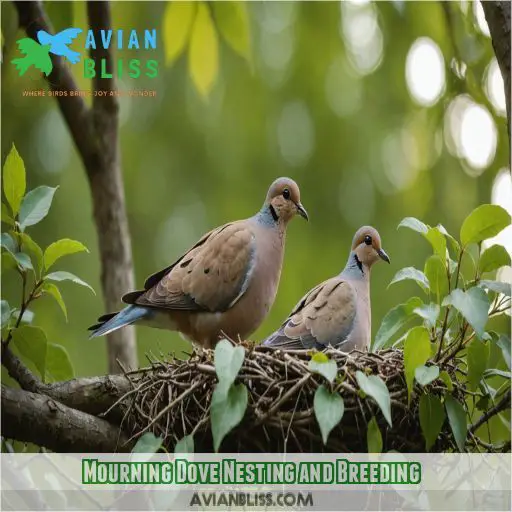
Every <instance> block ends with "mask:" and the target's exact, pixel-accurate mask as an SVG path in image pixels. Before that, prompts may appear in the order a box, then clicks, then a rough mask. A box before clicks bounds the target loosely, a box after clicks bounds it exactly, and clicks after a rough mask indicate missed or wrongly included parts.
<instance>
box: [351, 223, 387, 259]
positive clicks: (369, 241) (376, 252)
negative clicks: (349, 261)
mask: <svg viewBox="0 0 512 512" xmlns="http://www.w3.org/2000/svg"><path fill="white" fill-rule="evenodd" d="M352 254H353V255H354V258H357V259H356V263H357V265H364V266H366V267H368V268H370V267H371V266H372V265H373V264H374V263H375V262H376V261H379V260H384V261H387V262H388V263H389V262H390V261H389V256H388V255H387V254H386V251H385V250H384V249H383V248H382V245H381V241H380V235H379V233H378V232H377V230H376V229H375V228H372V227H371V226H363V227H362V228H359V229H358V230H357V232H356V234H355V235H354V239H353V241H352Z"/></svg>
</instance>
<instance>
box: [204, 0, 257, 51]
mask: <svg viewBox="0 0 512 512" xmlns="http://www.w3.org/2000/svg"><path fill="white" fill-rule="evenodd" d="M211 5H212V7H213V12H214V15H215V22H216V25H217V27H218V29H219V32H220V33H221V34H222V36H223V37H224V39H225V40H226V42H227V43H228V44H229V46H231V48H233V50H235V52H237V53H238V54H239V55H241V56H242V57H244V58H245V59H247V60H248V61H250V37H249V16H248V13H247V5H246V3H245V2H240V1H229V2H213V3H212V4H211Z"/></svg>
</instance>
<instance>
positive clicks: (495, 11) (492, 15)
mask: <svg viewBox="0 0 512 512" xmlns="http://www.w3.org/2000/svg"><path fill="white" fill-rule="evenodd" d="M481 4H482V7H483V10H484V14H485V19H486V20H487V24H488V25H489V31H490V33H491V38H492V46H493V48H494V53H495V54H496V60H497V61H498V65H499V67H500V71H501V75H502V77H503V83H504V85H505V101H506V104H507V126H508V135H509V137H510V94H511V83H510V0H507V1H497V2H491V1H484V0H481Z"/></svg>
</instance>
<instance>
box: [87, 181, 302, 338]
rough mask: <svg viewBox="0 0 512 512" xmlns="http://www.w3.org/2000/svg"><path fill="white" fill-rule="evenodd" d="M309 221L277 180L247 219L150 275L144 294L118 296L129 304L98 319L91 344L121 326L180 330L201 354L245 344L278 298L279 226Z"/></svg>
mask: <svg viewBox="0 0 512 512" xmlns="http://www.w3.org/2000/svg"><path fill="white" fill-rule="evenodd" d="M297 213H298V214H299V215H301V216H302V217H304V218H305V219H306V220H307V219H308V214H307V212H306V210H305V209H304V207H303V206H302V204H301V202H300V191H299V187H298V186H297V184H296V183H295V182H294V181H293V180H291V179H289V178H279V179H277V180H276V181H274V183H272V185H271V186H270V188H269V190H268V193H267V197H266V199H265V202H264V204H263V207H262V208H261V210H260V211H259V212H258V213H257V214H256V215H254V216H253V217H251V218H249V219H245V220H241V221H237V222H232V223H230V224H225V225H224V226H221V227H219V228H217V229H214V230H213V231H210V232H209V233H207V234H206V235H204V236H203V237H202V238H201V239H200V240H199V241H198V242H197V243H196V244H195V245H194V246H193V247H192V248H191V249H190V250H189V251H188V252H186V253H185V254H184V255H183V256H182V257H181V258H179V259H178V260H177V261H175V262H174V263H173V264H172V265H171V266H169V267H167V268H165V269H163V270H162V271H160V272H157V273H156V274H154V275H152V276H150V277H149V278H148V279H147V280H146V283H145V286H144V290H140V291H134V292H130V293H128V294H126V295H125V296H124V297H123V302H125V303H127V304H130V305H129V306H128V307H126V308H124V309H123V310H122V311H120V312H118V313H111V314H107V315H104V316H102V317H100V318H99V320H98V321H99V323H98V324H97V325H94V326H92V327H90V330H92V331H93V332H92V334H91V337H94V336H102V335H104V334H108V333H110V332H112V331H115V330H116V329H119V328H121V327H124V326H125V325H129V324H133V323H135V322H137V323H138V324H141V325H148V326H151V327H158V328H162V329H170V330H173V331H179V332H180V333H181V334H182V335H183V336H184V337H185V338H187V339H189V340H190V341H192V342H194V343H196V344H198V345H199V346H202V347H205V348H211V347H213V346H215V344H216V342H217V341H218V340H219V338H221V337H224V336H229V337H230V338H232V339H234V340H237V339H238V338H241V339H245V338H246V337H247V336H249V335H250V334H251V333H253V332H254V331H255V330H256V329H257V328H258V327H259V326H260V324H261V323H262V322H263V320H264V318H265V317H266V315H267V313H268V312H269V310H270V308H271V306H272V304H273V303H274V299H275V296H276V292H277V287H278V284H279V278H280V275H281V266H282V263H283V255H284V245H285V236H286V226H287V224H288V222H289V221H290V220H291V219H292V218H293V217H294V216H295V214H297Z"/></svg>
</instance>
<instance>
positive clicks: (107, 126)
mask: <svg viewBox="0 0 512 512" xmlns="http://www.w3.org/2000/svg"><path fill="white" fill-rule="evenodd" d="M14 4H15V6H16V9H17V11H18V17H19V24H20V26H21V27H23V28H24V29H25V31H26V32H27V35H28V36H30V37H32V38H33V39H36V40H37V38H36V34H37V32H38V31H39V30H45V31H46V32H49V33H52V32H53V29H52V26H51V23H50V21H49V20H48V18H47V16H46V13H45V11H44V9H43V6H42V3H40V2H22V1H17V2H14ZM87 13H88V17H89V26H90V27H91V29H93V30H94V31H95V33H97V32H98V31H99V30H101V29H105V30H108V29H110V28H112V23H111V18H110V6H109V3H108V2H104V1H101V2H88V4H87ZM91 58H94V59H95V60H98V65H97V66H96V69H99V67H100V66H99V60H100V59H106V62H107V65H108V68H107V69H108V70H109V71H111V69H110V68H111V66H112V63H113V58H114V56H113V54H112V49H111V48H110V49H108V50H105V49H103V48H99V46H98V49H97V50H91ZM52 62H53V71H52V73H51V74H50V76H49V77H48V84H49V86H50V87H51V88H52V90H56V91H59V90H64V91H75V90H77V87H76V84H75V82H74V79H73V76H72V75H71V73H70V72H69V69H68V68H67V67H66V65H65V64H64V63H63V61H62V58H61V57H58V56H55V55H52ZM93 85H94V90H95V91H99V90H102V91H106V93H107V95H106V96H102V97H98V96H95V97H94V99H93V105H92V109H89V108H88V107H87V105H86V104H85V102H84V100H83V99H82V98H81V97H79V96H70V95H69V94H68V96H66V97H57V101H58V104H59V107H60V110H61V113H62V115H63V117H64V119H65V121H66V124H67V126H68V128H69V131H70V133H71V136H72V137H73V140H74V142H75V145H76V147H77V149H78V152H79V154H80V157H81V159H82V162H83V164H84V167H85V171H86V174H87V177H88V179H89V184H90V189H91V195H92V202H93V209H94V221H95V224H96V232H97V235H98V243H99V250H100V258H101V283H102V289H103V296H104V299H105V308H106V310H107V311H115V310H116V309H118V308H119V303H120V298H121V296H122V295H123V294H125V293H126V292H128V291H130V290H131V289H133V288H134V278H133V263H132V255H131V254H132V253H131V242H130V233H129V230H128V219H127V215H126V207H125V199H124V187H123V178H122V173H121V162H120V157H119V140H118V139H119V137H118V124H119V123H118V111H119V105H118V102H117V98H116V96H115V94H113V93H115V91H116V84H115V79H114V78H110V79H107V78H100V77H99V76H98V75H96V77H95V78H94V79H93ZM110 93H112V95H110ZM92 321H93V319H91V322H92ZM84 334H85V333H84ZM107 344H108V362H109V364H108V367H109V372H110V373H117V372H119V370H120V368H119V364H118V362H117V360H119V361H120V363H121V364H122V365H123V367H124V368H132V369H134V368H136V367H137V351H136V343H135V330H134V328H133V327H126V328H124V329H122V330H119V331H116V332H115V333H112V334H110V335H108V337H107Z"/></svg>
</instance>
